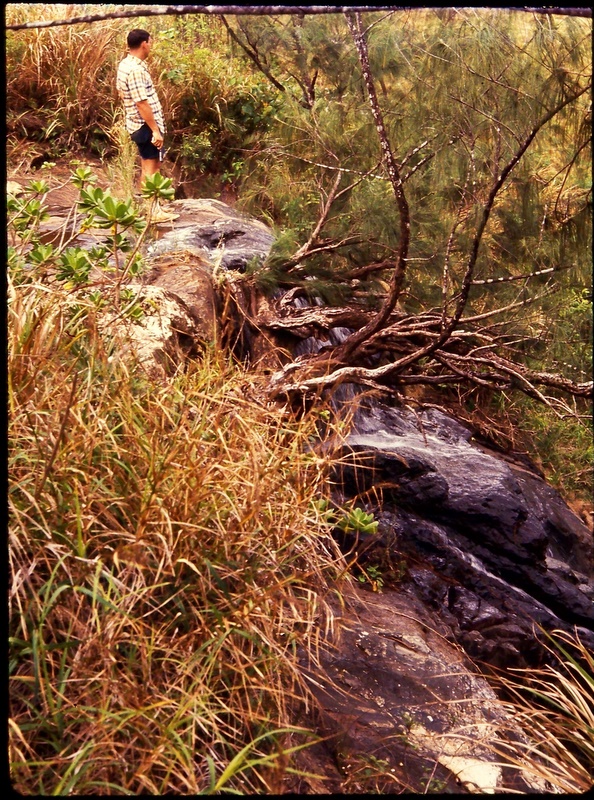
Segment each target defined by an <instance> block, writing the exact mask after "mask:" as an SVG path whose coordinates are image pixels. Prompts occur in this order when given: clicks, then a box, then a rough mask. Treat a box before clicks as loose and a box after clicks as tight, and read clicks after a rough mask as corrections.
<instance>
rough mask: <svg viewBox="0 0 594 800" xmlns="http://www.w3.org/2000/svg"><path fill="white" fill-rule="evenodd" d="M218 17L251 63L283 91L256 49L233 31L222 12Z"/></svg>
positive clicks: (280, 84) (282, 87) (283, 88)
mask: <svg viewBox="0 0 594 800" xmlns="http://www.w3.org/2000/svg"><path fill="white" fill-rule="evenodd" d="M220 19H221V22H222V23H223V25H224V26H225V28H226V29H227V33H228V34H229V36H230V37H231V38H232V39H233V41H234V42H235V43H236V44H238V45H239V46H240V47H241V49H242V50H243V52H244V53H245V54H246V55H247V56H248V58H249V59H250V60H251V61H253V63H254V64H255V66H256V67H257V68H258V69H259V70H260V72H261V73H262V74H263V75H265V76H266V77H267V78H268V80H269V81H270V83H271V84H272V85H273V86H275V87H276V88H277V89H278V90H279V91H281V92H284V91H285V87H284V86H283V85H282V83H280V82H279V81H277V79H276V78H275V77H274V75H273V74H272V73H271V72H270V70H269V69H268V67H267V66H266V65H265V64H263V63H262V61H261V60H260V57H259V55H258V53H257V51H256V50H255V49H254V48H253V47H249V45H248V44H246V43H245V42H242V41H241V39H240V38H239V36H238V35H237V34H236V33H235V31H234V30H233V28H232V27H231V26H230V25H229V23H228V22H227V20H226V19H225V17H224V15H223V14H221V17H220Z"/></svg>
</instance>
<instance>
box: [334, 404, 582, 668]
mask: <svg viewBox="0 0 594 800" xmlns="http://www.w3.org/2000/svg"><path fill="white" fill-rule="evenodd" d="M336 477H337V480H338V481H339V483H340V485H341V486H342V489H343V491H344V493H345V494H346V495H347V496H349V495H350V496H355V495H360V494H361V493H365V492H369V490H370V489H371V488H372V487H375V489H376V490H377V489H381V493H382V498H383V502H382V505H381V508H380V507H379V506H378V507H376V508H375V509H374V510H375V512H376V516H377V518H378V519H379V520H380V522H381V526H380V535H379V537H377V541H375V542H374V544H373V546H374V547H375V549H376V551H377V547H378V546H385V547H387V548H388V549H390V548H391V549H392V550H393V551H394V552H400V553H405V554H406V555H407V558H408V560H409V562H410V564H411V566H410V567H409V569H408V578H407V580H408V581H409V584H410V585H411V586H414V587H415V591H417V592H418V593H419V596H420V597H422V598H423V599H424V601H426V602H428V603H430V604H431V605H432V607H433V608H436V609H439V610H440V612H441V615H442V618H443V619H444V621H445V622H447V624H449V625H450V626H451V628H452V630H453V631H454V633H455V635H456V638H457V639H458V640H459V641H460V643H462V644H463V645H464V647H465V648H466V649H467V651H468V652H469V653H470V654H471V655H472V656H474V657H476V658H482V659H483V660H485V661H489V662H491V663H498V664H510V663H516V664H517V663H530V662H534V661H535V660H537V655H538V654H539V653H540V652H541V648H540V647H539V645H538V644H537V643H536V639H535V635H534V634H535V630H537V629H536V626H538V625H540V626H543V627H544V628H547V629H552V628H555V627H558V628H564V629H570V628H572V626H578V627H579V628H580V629H581V630H582V631H583V637H584V641H585V642H591V643H592V645H593V646H594V603H593V597H594V581H593V552H592V534H591V532H590V531H589V530H588V528H587V527H586V526H585V525H584V524H583V523H582V521H581V520H580V519H579V517H577V516H576V515H575V514H574V513H573V512H572V511H571V510H570V509H569V508H568V506H567V505H566V503H565V502H564V501H563V499H562V498H561V496H560V495H559V493H558V492H556V491H555V490H554V489H553V488H552V487H551V486H549V485H547V484H546V483H545V482H544V480H543V479H542V478H541V477H540V476H539V475H538V474H536V473H535V472H532V471H530V470H529V469H528V468H527V466H526V465H525V464H523V463H520V462H519V461H518V462H514V460H513V459H509V458H508V459H503V458H501V456H499V455H498V454H497V453H494V452H488V451H487V449H486V448H484V447H481V446H480V445H479V444H478V443H476V442H475V441H474V440H473V432H472V430H471V429H470V428H469V427H467V426H466V425H463V424H461V423H460V422H459V421H457V420H455V419H453V418H452V417H449V416H448V415H447V414H445V413H443V412H442V411H439V410H437V409H434V408H430V409H425V410H422V411H420V412H418V413H417V412H415V411H412V410H411V409H407V408H389V407H387V406H384V405H381V404H377V403H369V402H367V403H363V404H362V405H361V407H360V408H359V410H358V411H357V412H356V414H355V417H354V424H353V428H352V430H351V433H350V434H349V436H348V438H347V439H346V442H345V445H344V448H343V452H342V459H341V463H340V466H339V467H338V468H337V475H336ZM351 545H352V542H351V543H350V544H349V546H351ZM369 546H370V543H369V542H367V543H366V544H365V547H367V548H368V547H369Z"/></svg>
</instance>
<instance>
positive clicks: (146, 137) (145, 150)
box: [130, 122, 159, 159]
mask: <svg viewBox="0 0 594 800" xmlns="http://www.w3.org/2000/svg"><path fill="white" fill-rule="evenodd" d="M130 138H131V139H132V141H133V142H135V143H136V146H137V147H138V152H139V153H140V157H141V158H146V159H149V158H150V159H155V158H159V148H158V147H155V145H154V144H153V143H152V141H151V139H152V138H153V132H152V131H151V129H150V128H149V126H148V125H147V124H146V122H145V123H144V125H143V126H142V128H139V129H138V130H137V131H134V133H131V134H130Z"/></svg>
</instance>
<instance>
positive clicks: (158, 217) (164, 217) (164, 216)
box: [150, 208, 179, 225]
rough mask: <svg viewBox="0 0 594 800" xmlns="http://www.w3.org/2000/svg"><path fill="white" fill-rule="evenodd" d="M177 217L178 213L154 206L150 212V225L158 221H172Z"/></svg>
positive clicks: (156, 223)
mask: <svg viewBox="0 0 594 800" xmlns="http://www.w3.org/2000/svg"><path fill="white" fill-rule="evenodd" d="M176 219H179V214H174V213H173V212H171V211H165V209H163V208H155V209H154V211H153V213H152V214H151V218H150V222H151V225H158V224H159V223H160V222H173V221H174V220H176Z"/></svg>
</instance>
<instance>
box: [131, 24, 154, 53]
mask: <svg viewBox="0 0 594 800" xmlns="http://www.w3.org/2000/svg"><path fill="white" fill-rule="evenodd" d="M127 42H128V50H129V51H130V52H131V53H134V55H135V56H138V58H142V59H145V58H146V57H147V56H148V54H149V50H150V46H151V35H150V33H149V32H148V31H144V30H142V28H134V30H131V31H130V33H129V34H128V38H127Z"/></svg>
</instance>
